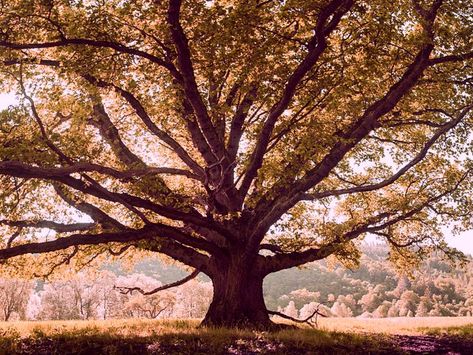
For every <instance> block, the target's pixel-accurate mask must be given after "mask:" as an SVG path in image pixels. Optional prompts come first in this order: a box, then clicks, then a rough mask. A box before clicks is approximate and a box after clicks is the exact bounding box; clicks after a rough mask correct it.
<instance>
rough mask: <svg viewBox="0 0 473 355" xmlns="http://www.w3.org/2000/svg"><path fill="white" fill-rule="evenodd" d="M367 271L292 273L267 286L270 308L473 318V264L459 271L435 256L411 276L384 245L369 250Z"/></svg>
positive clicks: (325, 268)
mask: <svg viewBox="0 0 473 355" xmlns="http://www.w3.org/2000/svg"><path fill="white" fill-rule="evenodd" d="M364 249H365V250H364V256H363V260H362V262H361V265H362V266H361V267H360V268H358V269H356V270H348V269H346V268H344V267H342V266H338V267H334V268H333V267H330V266H329V265H328V264H327V263H326V262H319V263H314V264H311V265H310V267H309V268H307V269H305V270H297V269H293V270H287V271H283V272H281V273H280V274H276V275H274V277H270V278H268V280H267V282H266V284H265V291H266V292H265V294H266V303H267V304H268V308H272V309H275V308H278V309H279V310H280V311H283V312H284V313H286V314H287V315H290V316H292V317H296V318H297V317H300V318H305V317H306V316H307V315H309V314H310V313H311V312H313V310H314V309H315V307H316V305H317V304H318V303H323V305H322V306H321V309H322V312H324V313H325V314H326V315H328V316H335V317H375V318H384V317H406V316H407V317H414V316H415V317H426V316H471V315H472V313H473V265H472V264H471V262H470V263H468V264H467V265H466V266H465V267H464V268H456V267H454V266H453V265H451V264H449V263H447V262H445V261H444V260H442V259H441V258H440V257H438V256H436V255H432V256H431V257H430V258H429V259H427V261H426V262H425V263H424V264H422V265H421V266H420V268H419V269H418V270H417V271H416V272H414V273H413V274H412V275H410V277H408V275H405V274H402V273H399V271H398V270H395V269H394V267H393V266H392V265H391V264H390V263H387V262H386V257H387V250H386V248H385V247H383V246H381V245H371V246H366V247H365V248H364Z"/></svg>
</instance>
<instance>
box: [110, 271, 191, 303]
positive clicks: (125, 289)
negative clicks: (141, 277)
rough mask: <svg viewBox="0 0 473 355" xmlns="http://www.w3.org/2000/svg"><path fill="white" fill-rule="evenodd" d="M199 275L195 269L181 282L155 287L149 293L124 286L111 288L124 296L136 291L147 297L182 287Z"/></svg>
mask: <svg viewBox="0 0 473 355" xmlns="http://www.w3.org/2000/svg"><path fill="white" fill-rule="evenodd" d="M199 273H200V270H197V269H196V270H194V271H193V272H192V273H191V274H189V275H188V276H186V277H184V278H183V279H181V280H178V281H175V282H172V283H169V284H166V285H163V286H159V287H157V288H155V289H153V290H151V291H145V290H143V289H142V288H140V287H126V286H116V285H115V286H113V288H114V289H116V290H118V291H119V292H120V293H123V294H125V295H126V294H130V295H131V294H133V292H134V291H136V292H139V293H141V294H142V295H144V296H149V295H153V294H155V293H158V292H160V291H164V290H167V289H170V288H173V287H177V286H181V285H184V284H185V283H186V282H189V281H190V280H192V279H195V278H196V277H197V275H199Z"/></svg>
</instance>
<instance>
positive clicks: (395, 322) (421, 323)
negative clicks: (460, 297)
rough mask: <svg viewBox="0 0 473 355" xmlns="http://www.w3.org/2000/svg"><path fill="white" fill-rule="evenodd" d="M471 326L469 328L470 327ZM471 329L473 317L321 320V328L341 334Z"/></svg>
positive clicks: (417, 332)
mask: <svg viewBox="0 0 473 355" xmlns="http://www.w3.org/2000/svg"><path fill="white" fill-rule="evenodd" d="M468 325H469V327H468ZM459 327H461V328H462V329H470V334H472V335H473V317H393V318H320V319H319V328H320V329H323V330H329V331H340V332H369V333H385V334H402V335H420V334H425V333H429V334H430V333H434V332H435V333H442V332H443V331H445V330H446V329H454V328H459Z"/></svg>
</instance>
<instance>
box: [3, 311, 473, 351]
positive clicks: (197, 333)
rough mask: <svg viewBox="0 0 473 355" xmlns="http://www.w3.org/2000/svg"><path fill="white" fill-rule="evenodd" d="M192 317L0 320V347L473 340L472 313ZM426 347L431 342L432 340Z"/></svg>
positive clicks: (245, 346)
mask: <svg viewBox="0 0 473 355" xmlns="http://www.w3.org/2000/svg"><path fill="white" fill-rule="evenodd" d="M198 324H199V321H198V320H139V319H132V320H130V319H128V320H106V321H47V322H9V323H0V354H14V353H20V354H146V353H151V354H153V353H155V354H260V353H261V354H265V353H272V354H306V353H307V354H313V353H316V354H324V353H326V354H333V353H341V354H354V353H360V354H361V353H364V354H369V353H372V354H378V353H385V354H396V353H406V349H407V350H409V349H410V350H412V349H414V350H415V349H416V346H417V345H415V344H414V347H413V348H412V344H411V343H412V342H409V341H410V340H409V339H416V340H418V339H427V341H430V340H429V339H443V338H442V337H439V335H441V334H451V335H452V334H453V335H454V336H455V337H456V339H458V338H459V337H463V338H465V337H466V338H468V339H471V340H472V343H471V344H470V343H468V344H467V345H465V346H467V347H469V346H470V345H473V319H472V318H391V319H354V318H330V319H322V320H321V321H320V323H319V329H307V328H301V329H294V330H284V331H279V332H273V333H268V332H257V331H248V330H237V329H224V328H223V329H222V328H219V329H209V328H198ZM394 334H402V336H403V337H404V338H400V337H398V338H396V337H395V336H394ZM426 334H427V335H426ZM422 337H423V338H422ZM443 337H445V335H443ZM463 338H461V339H463ZM468 339H467V341H469V340H468ZM403 342H406V344H407V345H406V346H405V345H404V343H403ZM409 346H410V348H409ZM429 346H430V347H428V348H427V349H430V348H432V349H436V344H435V343H432V344H430V345H429ZM438 346H441V345H438ZM461 346H463V345H461ZM411 348H412V349H411ZM421 350H422V349H421ZM424 350H425V349H424ZM407 352H410V351H407ZM414 352H415V351H414Z"/></svg>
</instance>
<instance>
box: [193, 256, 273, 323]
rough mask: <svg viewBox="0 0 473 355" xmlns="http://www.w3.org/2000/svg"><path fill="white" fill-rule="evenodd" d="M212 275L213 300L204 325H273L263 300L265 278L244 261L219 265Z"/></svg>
mask: <svg viewBox="0 0 473 355" xmlns="http://www.w3.org/2000/svg"><path fill="white" fill-rule="evenodd" d="M211 278H212V283H213V287H214V294H213V299H212V303H211V304H210V307H209V309H208V311H207V314H206V316H205V318H204V320H203V322H202V325H204V326H217V327H220V326H226V327H241V328H248V327H249V328H258V329H269V328H274V327H275V324H274V323H273V322H271V320H270V319H269V315H268V312H267V310H266V305H265V303H264V299H263V278H264V276H263V275H261V274H260V273H259V272H258V271H257V270H255V269H254V268H252V267H250V265H248V264H245V263H244V262H243V261H240V262H237V263H235V262H234V263H232V265H230V266H228V265H225V266H223V265H220V267H219V269H218V272H216V273H215V274H214V275H213V276H211Z"/></svg>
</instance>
